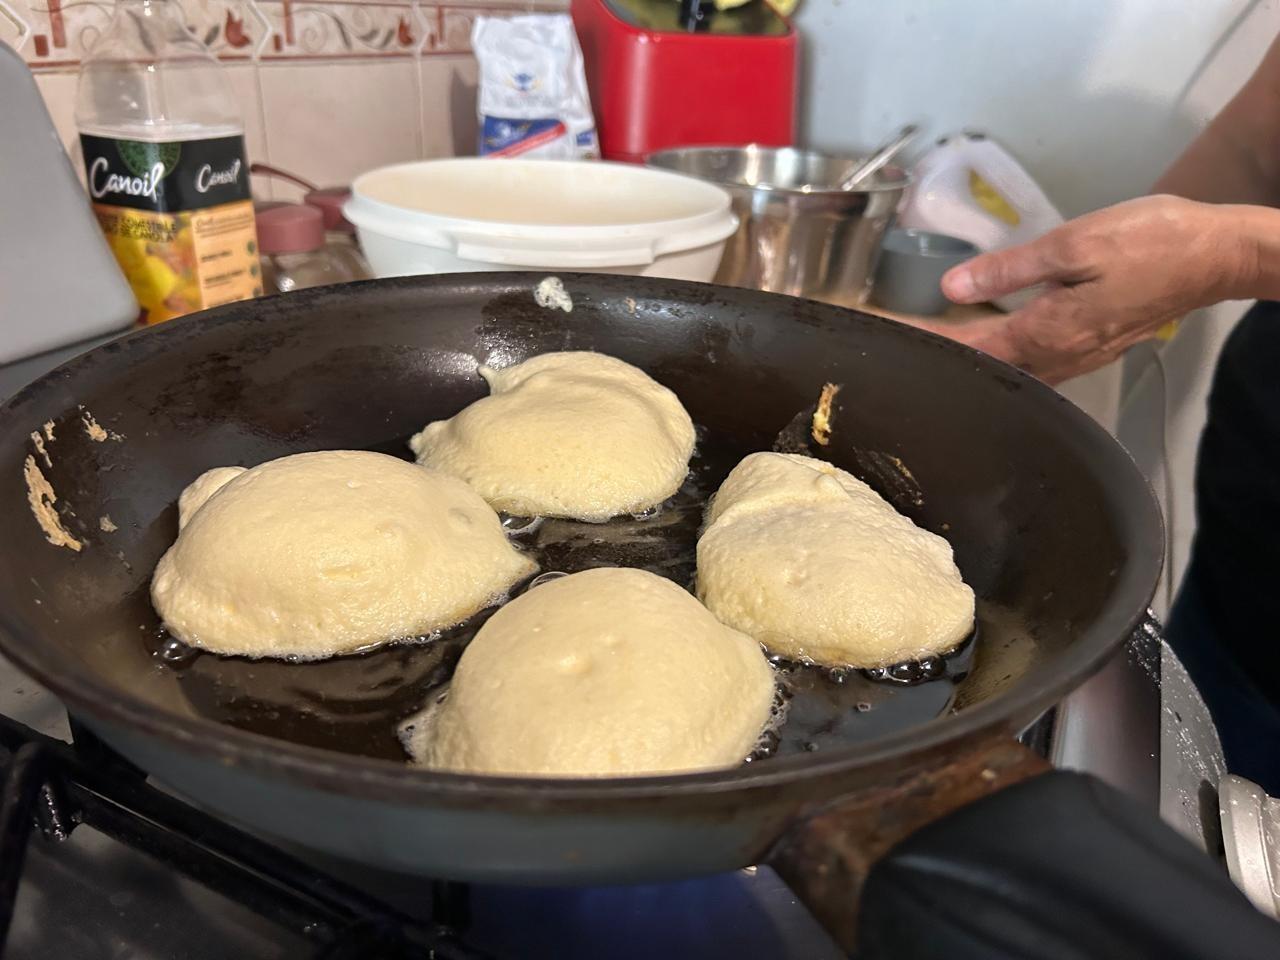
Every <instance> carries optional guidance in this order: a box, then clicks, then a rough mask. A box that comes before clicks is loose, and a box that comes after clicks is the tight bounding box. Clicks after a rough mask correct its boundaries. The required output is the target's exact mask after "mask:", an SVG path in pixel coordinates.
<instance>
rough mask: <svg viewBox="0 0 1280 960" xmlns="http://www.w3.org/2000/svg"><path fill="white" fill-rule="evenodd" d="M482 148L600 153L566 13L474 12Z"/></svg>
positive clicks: (498, 152) (576, 155) (552, 154)
mask: <svg viewBox="0 0 1280 960" xmlns="http://www.w3.org/2000/svg"><path fill="white" fill-rule="evenodd" d="M471 47H472V49H473V50H474V51H475V54H476V60H477V61H478V63H479V65H480V93H479V97H478V104H479V113H480V145H479V153H480V156H482V157H484V156H489V157H514V156H524V157H542V158H546V159H555V160H577V159H585V158H589V157H598V156H599V155H600V150H599V146H598V144H597V141H596V125H595V120H594V119H593V117H592V115H591V102H590V98H589V97H588V96H587V79H586V74H585V73H584V71H583V66H582V50H581V49H580V48H579V47H578V38H577V35H576V34H575V33H574V32H573V21H572V20H570V19H569V16H568V14H562V13H557V14H529V15H527V16H519V17H506V18H502V17H477V18H476V22H475V26H474V27H473V28H472V30H471Z"/></svg>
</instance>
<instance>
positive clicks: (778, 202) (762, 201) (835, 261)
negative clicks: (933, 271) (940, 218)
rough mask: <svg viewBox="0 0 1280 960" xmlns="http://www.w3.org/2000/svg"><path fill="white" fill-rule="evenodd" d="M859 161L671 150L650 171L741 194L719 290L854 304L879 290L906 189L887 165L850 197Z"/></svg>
mask: <svg viewBox="0 0 1280 960" xmlns="http://www.w3.org/2000/svg"><path fill="white" fill-rule="evenodd" d="M858 159H859V158H857V157H853V156H834V155H827V154H822V153H815V152H813V151H810V150H795V149H792V148H789V147H788V148H782V149H772V148H769V147H760V146H756V145H751V146H746V147H686V148H682V149H677V150H663V151H661V152H659V153H655V154H653V155H651V156H650V157H649V160H648V163H649V165H650V166H654V167H660V168H662V169H665V170H674V171H677V172H680V173H687V174H689V175H691V176H695V177H699V178H701V179H703V180H710V181H712V182H713V183H718V184H720V185H721V186H723V187H725V188H726V189H727V190H728V191H729V192H730V194H732V195H733V206H734V212H735V213H736V214H737V215H738V218H739V220H740V221H741V224H740V225H739V227H738V232H737V233H735V234H734V235H733V236H732V237H730V238H729V243H728V246H727V247H726V248H725V254H724V259H723V260H722V261H721V262H720V271H719V273H718V274H717V275H716V281H717V282H718V283H725V284H729V285H731V286H735V287H747V288H751V289H757V290H768V291H771V292H773V293H787V294H791V295H792V296H799V297H810V298H812V299H815V300H825V301H828V302H832V303H846V304H848V303H861V302H862V301H863V300H864V299H865V298H866V296H867V294H868V293H869V292H870V288H871V279H872V276H873V274H874V272H875V266H876V260H877V258H878V256H879V252H880V238H881V237H882V236H883V235H884V232H885V230H886V229H887V228H888V226H889V224H890V223H891V221H892V220H893V215H894V212H895V211H896V210H897V207H898V200H899V199H900V198H901V196H902V191H903V190H904V189H905V188H906V185H907V174H906V172H905V171H903V170H902V169H901V168H899V167H895V166H886V167H884V168H883V169H882V170H880V171H879V172H878V173H876V174H875V175H874V176H873V177H871V178H870V180H868V182H866V183H864V184H862V185H860V186H859V187H858V188H857V189H855V190H849V191H845V190H841V189H840V186H839V184H840V181H841V180H842V179H844V177H845V176H846V175H847V174H848V172H849V171H850V170H851V169H853V167H854V165H855V164H856V163H857V162H858Z"/></svg>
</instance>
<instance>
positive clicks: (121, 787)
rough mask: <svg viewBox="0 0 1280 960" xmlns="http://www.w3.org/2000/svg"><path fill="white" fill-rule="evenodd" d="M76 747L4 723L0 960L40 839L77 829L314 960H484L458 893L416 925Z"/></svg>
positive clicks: (86, 747) (79, 732) (0, 728)
mask: <svg viewBox="0 0 1280 960" xmlns="http://www.w3.org/2000/svg"><path fill="white" fill-rule="evenodd" d="M72 731H73V734H74V738H75V743H74V744H68V743H64V742H62V741H60V740H55V739H53V738H51V737H46V736H44V735H43V734H40V733H37V732H36V731H34V730H32V729H30V728H29V727H26V726H24V725H22V724H20V723H18V722H16V721H14V720H11V719H9V718H7V717H3V716H0V776H2V777H3V780H2V782H0V955H3V953H4V942H5V937H6V935H7V933H8V930H9V925H10V922H11V920H12V919H13V909H14V903H15V901H16V900H17V895H18V886H19V884H20V882H21V880H22V873H23V862H24V860H25V858H26V851H27V848H28V845H29V844H30V843H32V842H35V841H33V835H34V834H35V832H36V828H37V827H38V828H39V832H40V833H41V835H42V836H43V837H44V840H45V842H50V843H57V842H59V841H61V840H65V839H66V838H67V837H69V836H70V835H71V833H72V831H73V830H75V829H76V827H77V826H79V825H81V824H85V825H88V826H90V827H92V828H94V829H96V830H98V831H100V832H102V833H103V834H106V835H107V836H109V837H111V838H113V839H115V840H117V841H119V842H121V843H123V844H126V845H128V846H130V847H132V848H133V849H135V850H138V851H141V852H143V853H146V854H147V855H149V856H150V857H152V858H154V859H155V860H157V861H158V862H160V863H162V864H164V865H165V866H167V867H169V868H171V869H173V870H175V871H177V872H178V873H180V874H182V875H183V876H185V877H188V878H189V879H191V880H194V881H196V882H197V883H200V884H202V885H203V886H205V887H207V888H208V889H210V890H213V891H215V892H217V893H219V894H221V895H222V896H224V897H226V898H227V899H229V900H232V901H235V902H237V903H240V904H242V905H243V906H245V907H247V908H248V909H250V910H252V911H253V912H254V913H257V914H258V915H259V916H262V917H264V918H266V919H268V920H270V921H272V922H274V923H277V924H279V925H280V926H281V927H283V928H286V929H289V930H291V931H293V932H295V933H298V934H300V935H301V936H302V937H304V939H306V940H307V941H308V942H310V943H313V944H315V948H316V949H315V954H314V956H315V957H316V958H317V960H346V958H352V960H354V958H361V960H372V958H377V960H424V958H430V960H483V958H487V957H488V954H485V953H482V952H480V951H477V950H475V949H473V948H471V947H469V946H468V945H467V944H466V943H465V942H464V940H463V939H462V938H461V937H460V935H459V934H458V932H457V929H459V928H461V927H462V926H463V925H464V924H465V917H466V904H467V897H466V889H465V887H462V886H460V885H457V884H446V883H441V884H438V885H437V887H436V889H435V897H434V900H435V902H434V903H433V908H434V909H433V911H432V915H433V919H432V920H431V921H426V922H424V921H422V920H419V919H418V918H415V917H412V916H410V915H408V914H405V913H402V912H400V911H398V910H396V909H395V908H394V907H391V906H390V905H388V904H387V903H385V902H383V901H382V900H379V899H377V898H376V897H372V896H370V895H368V894H366V893H363V892H361V891H359V890H357V889H354V888H353V887H350V886H348V885H347V884H344V883H342V882H341V881H339V880H336V879H335V878H333V877H331V876H327V875H325V874H324V873H322V872H321V871H319V870H317V869H316V868H315V867H314V866H312V865H311V864H307V863H304V862H303V861H301V860H298V859H296V858H295V857H293V856H291V855H289V854H288V853H286V852H284V851H282V850H279V849H277V848H275V847H273V846H272V845H270V844H269V843H266V842H264V841H262V840H259V839H257V838H256V837H252V836H250V835H248V834H246V833H244V832H242V831H240V830H238V829H236V828H235V827H232V826H230V825H228V824H226V823H224V822H222V821H220V820H218V819H217V818H215V817H213V816H210V815H209V814H206V813H203V812H201V811H199V810H197V809H195V808H194V807H191V806H189V805H188V804H185V803H183V802H182V801H181V800H178V799H177V798H175V797H172V796H170V795H168V794H166V793H163V792H161V791H160V790H157V789H156V788H155V787H152V786H150V785H149V784H148V783H147V782H146V777H145V775H144V774H143V773H142V772H141V771H140V770H138V769H137V768H136V767H134V766H133V765H131V764H129V763H128V762H127V761H125V760H124V759H123V758H121V757H120V756H119V755H118V754H116V753H115V752H114V751H112V750H111V749H110V748H109V747H107V746H105V745H104V744H102V743H101V741H99V740H98V739H97V738H96V737H95V736H94V735H93V734H92V733H90V732H89V731H88V730H86V729H84V728H83V727H82V726H79V725H77V724H75V723H74V722H73V723H72Z"/></svg>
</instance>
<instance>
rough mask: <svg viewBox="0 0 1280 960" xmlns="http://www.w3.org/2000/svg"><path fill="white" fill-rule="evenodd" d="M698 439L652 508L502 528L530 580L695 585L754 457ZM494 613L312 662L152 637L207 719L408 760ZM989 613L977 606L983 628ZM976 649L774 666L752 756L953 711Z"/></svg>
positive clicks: (835, 742)
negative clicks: (701, 538)
mask: <svg viewBox="0 0 1280 960" xmlns="http://www.w3.org/2000/svg"><path fill="white" fill-rule="evenodd" d="M698 435H699V442H698V449H697V451H696V453H695V455H694V459H693V462H692V464H691V472H690V475H689V478H688V480H687V481H686V482H685V484H684V486H683V487H682V488H681V489H680V491H679V492H678V493H676V495H675V496H674V497H672V498H671V499H670V500H669V501H668V502H667V503H665V504H664V505H663V506H662V507H661V508H660V509H659V510H657V511H654V512H650V513H648V514H646V515H642V516H637V517H618V518H615V519H613V520H611V521H609V522H608V523H583V522H579V521H572V520H558V519H552V518H547V519H542V520H536V521H532V522H530V521H526V520H522V519H518V518H508V519H507V520H505V521H504V522H505V525H506V526H507V529H508V532H509V534H510V536H511V537H512V539H513V541H514V542H515V543H516V544H518V545H519V546H520V547H521V548H522V549H524V550H527V551H529V552H530V553H531V554H532V555H533V556H534V558H535V559H536V560H537V561H538V565H539V568H540V573H539V575H538V577H535V578H534V579H533V581H531V583H536V582H537V580H538V578H539V577H546V576H547V575H548V574H549V573H573V572H576V571H578V570H586V569H589V568H591V567H602V566H630V567H640V568H642V569H645V570H649V571H652V572H653V573H657V574H659V575H661V576H664V577H668V578H669V579H671V580H674V581H675V582H677V583H680V584H682V585H684V586H687V587H692V585H693V579H694V574H695V569H696V560H695V547H696V544H697V538H698V531H699V528H700V526H701V523H702V514H703V509H704V507H705V505H706V501H707V498H708V497H709V496H710V495H711V494H712V493H713V492H714V491H715V490H716V488H717V487H718V486H719V485H720V482H721V481H722V480H723V479H724V478H725V476H727V475H728V473H729V471H730V470H731V469H732V468H733V467H734V465H736V464H737V462H738V461H739V460H740V459H741V458H742V457H743V456H745V455H746V454H747V453H750V452H752V451H750V450H744V449H739V448H738V447H736V446H734V445H732V444H727V443H724V442H723V441H719V440H718V438H716V437H715V436H711V435H708V434H707V432H706V431H705V430H701V429H700V430H699V432H698ZM403 449H405V448H401V450H403ZM401 450H397V451H395V452H397V453H399V452H401ZM387 452H391V451H390V450H388V451H387ZM529 586H530V583H526V584H524V585H522V586H521V587H518V588H517V589H516V590H515V591H514V593H515V594H516V595H518V594H519V593H520V592H521V591H522V590H525V589H528V588H529ZM492 612H493V611H492V609H490V610H487V611H483V612H481V613H479V614H477V615H476V616H475V617H473V618H471V620H469V621H468V622H466V623H464V624H461V625H459V626H457V627H454V628H452V629H450V630H447V631H444V632H443V633H441V634H440V635H438V636H434V637H430V638H419V641H418V642H407V643H398V644H393V645H390V646H384V647H380V648H378V649H376V650H372V651H370V652H368V653H363V654H356V655H351V656H345V657H337V658H334V659H332V660H323V661H319V662H311V663H288V662H283V661H274V660H247V659H243V658H236V657H219V656H214V655H212V654H205V653H202V652H200V651H198V650H193V649H191V648H189V647H185V646H184V645H182V644H181V643H179V642H178V641H176V640H174V639H173V638H172V637H170V636H169V635H168V634H167V633H164V632H161V633H158V634H153V635H151V636H150V637H148V638H147V641H146V642H147V644H148V647H149V649H150V651H151V653H152V655H153V656H154V657H155V659H156V662H157V664H158V665H159V667H160V669H162V670H165V671H173V672H175V673H176V674H177V675H178V677H179V679H180V681H181V682H180V683H179V684H178V686H179V689H181V691H182V692H183V694H184V695H185V697H186V699H187V701H188V703H189V704H190V706H191V708H192V709H193V710H194V711H195V712H196V713H198V714H200V715H202V716H205V717H208V718H210V719H213V720H217V721H219V722H221V723H225V724H228V725H230V726H233V727H238V728H241V729H245V730H252V731H255V732H257V733H262V734H266V735H268V736H271V737H276V738H278V739H283V740H289V741H293V742H296V743H303V744H308V745H312V746H321V747H326V748H328V749H332V750H339V751H342V752H345V753H353V754H360V755H364V756H372V757H384V758H388V759H397V760H400V759H404V758H405V753H404V748H403V746H402V745H401V742H400V740H399V738H398V737H397V728H398V727H399V726H400V725H401V723H402V722H403V721H404V720H405V719H406V718H407V717H409V716H410V715H411V714H413V713H416V712H418V711H419V710H421V709H422V708H423V707H424V706H425V705H426V704H428V703H429V702H430V701H431V699H432V698H433V697H436V696H438V695H439V693H440V692H441V691H442V689H443V688H444V686H445V685H446V684H447V683H448V681H449V678H450V677H451V676H452V673H453V669H454V667H455V666H456V664H457V662H458V658H459V657H460V656H461V654H462V650H463V648H464V647H465V646H466V644H467V642H468V641H469V640H470V639H471V637H472V636H474V635H475V633H476V631H477V630H479V629H480V627H481V626H482V625H483V623H484V621H485V620H487V619H488V617H489V616H490V615H491V614H492ZM984 615H985V614H984V609H983V606H982V604H981V602H980V603H979V607H978V621H979V627H978V633H981V624H982V621H983V618H984ZM976 646H977V643H976V642H975V641H973V640H971V641H969V642H967V643H965V644H964V645H963V646H962V647H961V648H960V649H959V650H957V651H956V652H955V653H953V654H951V655H949V656H947V657H943V658H934V659H933V660H931V661H927V662H925V663H924V664H920V665H916V664H912V665H908V666H904V667H902V668H889V669H888V670H883V671H859V670H849V669H844V668H834V669H833V668H826V667H819V666H814V665H806V664H799V663H791V662H787V661H782V660H775V664H776V666H777V667H778V672H779V679H780V681H781V683H780V698H781V700H783V701H785V714H784V719H783V722H782V723H781V725H780V726H779V727H778V728H777V729H776V730H774V731H772V732H771V733H770V734H768V735H767V736H766V737H765V738H764V739H763V740H762V743H761V745H760V747H759V749H757V750H756V752H755V753H754V754H753V755H752V757H751V758H750V759H751V760H752V761H753V762H760V761H764V762H767V759H768V758H769V757H771V756H782V755H787V754H795V753H802V752H813V751H818V750H823V749H830V748H831V747H834V746H839V745H842V744H851V743H858V742H864V741H868V740H874V739H878V738H880V737H883V736H885V735H886V734H888V733H891V732H893V731H896V730H901V729H904V728H907V727H912V726H916V725H918V724H920V723H923V722H925V721H928V720H930V719H933V718H934V717H937V716H940V715H941V714H944V713H946V712H948V711H949V710H950V709H951V708H952V705H953V703H954V701H955V693H956V686H957V684H958V683H959V682H960V681H961V680H962V679H963V678H964V676H965V675H966V673H967V672H968V671H969V668H970V664H971V661H972V659H973V652H974V650H975V648H976Z"/></svg>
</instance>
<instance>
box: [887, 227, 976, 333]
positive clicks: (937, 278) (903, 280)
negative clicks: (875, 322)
mask: <svg viewBox="0 0 1280 960" xmlns="http://www.w3.org/2000/svg"><path fill="white" fill-rule="evenodd" d="M979 252H980V251H979V250H978V248H977V247H975V246H974V245H973V244H972V243H970V242H969V241H968V240H961V239H960V238H959V237H948V236H945V235H944V234H941V233H928V232H926V231H924V230H890V231H889V232H888V233H887V234H885V237H884V240H883V242H882V243H881V246H880V263H879V266H878V267H877V268H876V278H875V286H874V287H873V288H872V290H871V302H872V303H874V304H876V305H877V306H881V307H884V308H885V309H886V310H892V311H894V312H895V313H911V314H916V315H918V316H924V317H932V316H937V315H938V314H940V313H942V312H944V311H945V310H946V309H947V307H948V306H949V305H950V301H948V300H947V298H946V297H945V296H944V295H943V293H942V275H943V274H944V273H946V272H947V271H948V270H950V269H951V268H952V267H954V266H956V265H957V264H960V263H964V262H965V261H966V260H968V259H970V258H972V257H976V256H977V255H978V253H979Z"/></svg>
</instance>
